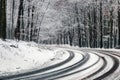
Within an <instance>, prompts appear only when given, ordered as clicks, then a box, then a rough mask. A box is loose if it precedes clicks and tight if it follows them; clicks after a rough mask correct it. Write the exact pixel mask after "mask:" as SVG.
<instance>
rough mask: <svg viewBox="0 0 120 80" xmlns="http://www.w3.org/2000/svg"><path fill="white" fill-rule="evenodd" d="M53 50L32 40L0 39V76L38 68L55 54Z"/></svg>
mask: <svg viewBox="0 0 120 80" xmlns="http://www.w3.org/2000/svg"><path fill="white" fill-rule="evenodd" d="M55 55H56V54H55V51H54V50H50V49H46V48H44V47H39V48H38V45H37V44H36V43H34V42H23V41H19V42H17V41H12V40H6V41H2V40H1V39H0V76H5V75H9V74H10V75H12V74H16V73H21V71H22V72H23V71H24V72H26V71H29V70H31V69H37V68H40V67H41V66H42V65H44V64H45V63H47V62H48V61H50V60H51V59H53V58H54V56H55Z"/></svg>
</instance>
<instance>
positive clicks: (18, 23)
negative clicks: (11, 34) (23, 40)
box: [15, 0, 24, 39]
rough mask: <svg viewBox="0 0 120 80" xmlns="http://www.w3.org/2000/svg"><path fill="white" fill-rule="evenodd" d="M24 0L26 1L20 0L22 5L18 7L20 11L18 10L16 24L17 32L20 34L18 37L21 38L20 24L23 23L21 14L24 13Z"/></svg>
mask: <svg viewBox="0 0 120 80" xmlns="http://www.w3.org/2000/svg"><path fill="white" fill-rule="evenodd" d="M23 2H24V0H20V5H19V9H18V10H19V11H18V19H17V26H16V28H17V34H19V35H18V39H20V24H21V21H20V19H21V16H22V14H23V13H22V12H23ZM15 35H16V34H15Z"/></svg>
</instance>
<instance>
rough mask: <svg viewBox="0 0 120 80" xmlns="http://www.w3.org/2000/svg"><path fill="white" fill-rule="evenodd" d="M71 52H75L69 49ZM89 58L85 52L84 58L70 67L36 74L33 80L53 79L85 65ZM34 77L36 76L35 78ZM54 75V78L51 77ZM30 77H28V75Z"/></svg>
mask: <svg viewBox="0 0 120 80" xmlns="http://www.w3.org/2000/svg"><path fill="white" fill-rule="evenodd" d="M69 52H70V53H73V54H74V52H72V51H69ZM88 60H89V54H87V53H85V54H84V55H83V59H82V60H80V61H78V62H76V63H74V64H72V65H70V66H68V67H65V68H62V69H59V70H55V71H52V72H48V73H45V74H41V75H38V76H37V77H36V76H32V79H33V80H36V79H37V80H53V78H55V77H56V76H59V75H61V74H64V73H66V72H69V71H71V70H73V69H75V68H77V67H79V66H81V65H83V64H84V63H85V62H87V61H88ZM33 77H34V78H33ZM51 77H52V79H51ZM27 78H28V77H27ZM20 79H25V78H20Z"/></svg>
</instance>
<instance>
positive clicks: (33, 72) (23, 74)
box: [0, 51, 75, 80]
mask: <svg viewBox="0 0 120 80" xmlns="http://www.w3.org/2000/svg"><path fill="white" fill-rule="evenodd" d="M68 52H69V51H68ZM74 56H75V55H74V54H73V53H71V52H69V57H68V58H67V59H66V60H64V61H62V62H60V63H57V64H54V65H51V66H48V67H45V68H42V69H39V70H35V71H31V72H26V73H21V74H17V75H11V76H4V77H0V80H6V79H12V78H16V77H22V76H26V75H32V74H36V73H41V72H44V71H47V70H50V69H53V68H56V67H59V66H61V65H64V64H65V63H67V62H69V61H71V60H72V59H73V58H74Z"/></svg>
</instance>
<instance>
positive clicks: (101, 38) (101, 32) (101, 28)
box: [100, 2, 103, 48]
mask: <svg viewBox="0 0 120 80" xmlns="http://www.w3.org/2000/svg"><path fill="white" fill-rule="evenodd" d="M102 47H103V26H102V2H100V48H102Z"/></svg>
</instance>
